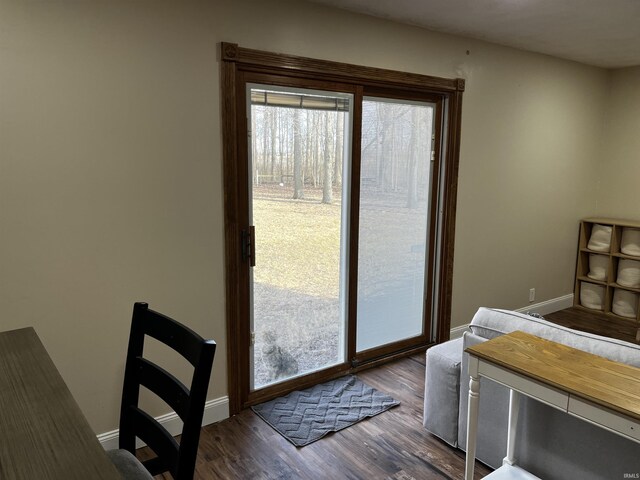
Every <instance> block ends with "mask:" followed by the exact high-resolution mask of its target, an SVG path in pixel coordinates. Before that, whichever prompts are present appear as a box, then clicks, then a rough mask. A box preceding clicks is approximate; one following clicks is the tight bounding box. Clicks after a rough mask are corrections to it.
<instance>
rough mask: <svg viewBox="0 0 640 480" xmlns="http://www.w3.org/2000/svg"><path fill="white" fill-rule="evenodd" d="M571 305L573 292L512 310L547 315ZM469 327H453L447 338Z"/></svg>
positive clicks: (459, 335)
mask: <svg viewBox="0 0 640 480" xmlns="http://www.w3.org/2000/svg"><path fill="white" fill-rule="evenodd" d="M572 305H573V293H570V294H569V295H564V296H562V297H558V298H552V299H551V300H546V301H544V302H540V303H532V304H531V305H529V306H528V307H522V308H518V309H517V310H514V311H515V312H520V313H525V312H535V313H539V314H540V315H543V316H544V315H548V314H550V313H553V312H557V311H559V310H564V309H565V308H569V307H571V306H572ZM468 328H469V324H468V323H466V324H464V325H461V326H459V327H454V328H452V329H451V333H450V334H449V338H450V339H451V340H453V339H454V338H460V337H461V336H462V334H463V333H464V332H465V330H467V329H468Z"/></svg>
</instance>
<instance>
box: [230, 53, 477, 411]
mask: <svg viewBox="0 0 640 480" xmlns="http://www.w3.org/2000/svg"><path fill="white" fill-rule="evenodd" d="M220 52H221V56H220V58H221V99H222V109H221V110H222V112H221V113H222V141H223V177H224V178H223V181H224V210H225V213H224V229H225V279H226V320H227V365H228V366H227V371H228V372H227V373H228V389H229V413H230V414H231V415H235V414H236V413H238V412H240V411H241V409H242V408H244V407H245V406H246V399H243V398H242V392H243V388H242V385H241V382H240V379H242V378H247V377H246V376H247V372H248V369H249V361H248V359H243V358H242V356H241V352H242V351H243V347H244V348H246V345H243V343H242V342H243V341H245V342H246V341H247V339H248V338H249V334H248V331H247V328H248V325H244V324H243V322H241V319H242V318H246V315H247V308H248V305H243V303H242V302H241V298H242V296H241V295H240V292H241V289H242V285H243V282H246V275H245V274H243V272H241V271H239V270H240V269H238V268H237V266H238V265H239V264H241V262H242V252H241V248H240V240H241V235H242V230H243V229H246V228H247V226H248V225H244V224H243V221H242V213H241V212H242V211H243V210H242V209H243V208H244V210H246V209H247V199H242V198H240V195H239V192H240V183H239V182H244V181H246V178H247V177H246V175H244V173H246V172H244V170H245V169H246V166H242V165H241V163H242V162H240V159H241V158H243V153H242V149H243V148H246V146H245V147H243V146H242V142H245V143H246V138H242V139H240V138H239V132H240V131H242V128H239V127H240V126H241V122H242V121H243V115H244V111H243V110H242V109H241V105H242V104H243V102H241V101H239V97H243V98H244V95H245V92H244V89H243V88H242V91H239V88H241V87H242V85H240V84H241V83H243V82H241V81H240V80H239V78H240V76H241V75H242V74H243V72H255V73H264V74H272V75H278V76H282V75H284V76H288V77H293V78H300V79H313V80H320V81H326V82H328V83H331V82H338V83H341V84H353V85H354V86H359V88H360V92H362V88H374V89H395V90H400V89H401V90H403V91H406V92H414V93H415V94H417V95H424V94H435V95H438V96H440V98H442V100H443V103H444V109H445V112H446V113H445V115H444V116H445V123H444V124H443V125H442V127H443V129H444V130H445V131H446V136H445V137H444V138H445V140H446V144H444V145H442V148H443V150H444V152H443V154H442V157H441V159H442V163H441V168H443V169H444V172H443V176H442V182H441V185H440V198H441V203H440V207H441V210H442V212H443V213H442V214H441V216H440V218H439V219H438V222H439V224H440V228H439V229H438V239H437V241H438V242H439V244H440V246H441V248H440V254H439V255H438V258H437V259H436V261H437V262H438V264H439V272H438V273H439V275H438V278H436V279H435V281H436V282H437V290H436V291H437V299H435V301H436V304H437V315H436V324H437V329H436V331H435V332H434V333H435V341H436V343H441V342H443V341H445V340H447V339H448V338H449V331H450V328H451V297H452V286H453V255H454V238H455V214H456V198H457V183H458V162H459V152H460V129H461V122H462V93H463V92H464V87H465V82H464V80H463V79H461V78H455V79H448V78H440V77H432V76H427V75H420V74H415V73H407V72H400V71H395V70H385V69H380V68H374V67H365V66H359V65H351V64H346V63H338V62H332V61H327V60H317V59H312V58H306V57H298V56H293V55H285V54H278V53H271V52H265V51H260V50H253V49H247V48H242V47H239V46H238V45H237V44H234V43H226V42H222V43H221V44H220ZM360 94H361V93H360ZM421 348H422V349H424V346H422V347H421ZM414 350H416V349H415V348H412V349H408V350H407V352H405V353H408V352H409V351H414ZM380 361H383V360H382V359H374V358H372V359H370V363H369V364H368V365H373V364H376V363H379V362H380ZM339 367H341V368H333V369H330V371H329V372H325V374H324V375H323V376H322V377H323V378H327V377H330V376H339V375H342V374H344V373H345V370H346V369H345V368H343V367H342V366H339ZM317 380H318V378H316V377H314V375H311V376H310V378H309V379H308V380H307V381H303V382H300V387H304V386H305V385H306V384H313V382H316V381H317ZM271 390H272V391H270V395H275V394H277V393H278V389H277V388H276V389H271ZM265 399H266V398H265Z"/></svg>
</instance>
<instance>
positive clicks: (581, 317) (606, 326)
mask: <svg viewBox="0 0 640 480" xmlns="http://www.w3.org/2000/svg"><path fill="white" fill-rule="evenodd" d="M544 318H545V319H546V320H549V321H550V322H554V323H557V324H559V325H563V326H565V327H569V328H573V329H575V330H581V331H583V332H589V333H595V334H596V335H602V336H605V337H611V338H617V339H618V340H624V341H625V342H630V343H636V344H640V341H637V340H636V331H637V330H638V324H637V323H634V322H630V321H625V320H620V319H617V318H615V317H611V316H608V315H605V314H603V313H598V312H593V313H592V312H588V311H586V310H585V309H583V308H579V307H571V308H566V309H564V310H560V311H558V312H554V313H549V314H547V315H545V316H544Z"/></svg>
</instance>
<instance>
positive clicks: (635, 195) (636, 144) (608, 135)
mask: <svg viewBox="0 0 640 480" xmlns="http://www.w3.org/2000/svg"><path fill="white" fill-rule="evenodd" d="M607 113H608V115H607V117H606V118H607V122H606V126H605V142H604V149H603V151H602V159H601V162H600V175H599V178H598V180H599V188H598V194H597V197H598V207H597V213H598V215H603V216H607V217H613V218H625V219H631V220H636V221H638V220H640V67H635V68H625V69H620V70H615V71H613V72H612V73H611V95H610V98H609V106H608V112H607Z"/></svg>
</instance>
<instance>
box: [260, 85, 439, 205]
mask: <svg viewBox="0 0 640 480" xmlns="http://www.w3.org/2000/svg"><path fill="white" fill-rule="evenodd" d="M280 95H281V96H284V94H280ZM290 96H291V100H290V103H291V104H290V105H287V106H273V105H270V104H263V103H261V104H254V105H252V118H251V120H252V136H253V141H252V142H251V144H252V159H253V171H252V178H253V183H254V185H256V186H257V185H263V184H278V185H280V186H282V187H287V188H288V189H290V192H291V196H290V198H293V199H304V198H305V188H307V187H313V188H314V189H318V188H321V189H322V202H323V203H332V201H333V196H334V191H335V190H337V191H340V188H341V185H342V168H343V162H344V158H345V130H346V131H348V129H349V125H348V121H349V120H348V112H346V111H345V110H346V109H345V108H340V106H339V104H338V103H337V102H336V108H335V109H334V110H331V109H329V108H326V107H324V106H323V107H317V106H316V107H315V108H313V107H307V108H305V107H300V106H299V105H301V104H302V102H303V99H305V96H304V95H297V96H296V95H293V94H292V95H290ZM320 98H322V97H320ZM326 99H328V100H332V99H331V97H326ZM326 99H325V100H326ZM295 102H299V105H296V104H295ZM316 103H319V101H318V102H316ZM327 103H328V102H327ZM362 116H363V118H362V150H361V151H362V164H361V188H362V189H363V190H365V189H375V190H376V191H380V192H385V193H397V194H402V195H403V196H404V197H405V199H406V206H407V207H408V208H416V206H417V204H418V202H419V201H420V200H424V198H425V196H426V194H427V193H428V192H427V188H426V187H427V185H428V177H429V173H430V162H429V160H430V155H431V149H432V148H431V145H432V132H433V125H432V123H433V120H432V119H433V108H432V107H431V106H430V105H416V104H409V103H401V102H400V101H398V102H388V101H378V100H375V99H369V100H365V101H364V102H363V112H362Z"/></svg>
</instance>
